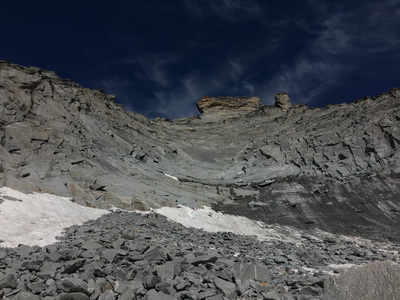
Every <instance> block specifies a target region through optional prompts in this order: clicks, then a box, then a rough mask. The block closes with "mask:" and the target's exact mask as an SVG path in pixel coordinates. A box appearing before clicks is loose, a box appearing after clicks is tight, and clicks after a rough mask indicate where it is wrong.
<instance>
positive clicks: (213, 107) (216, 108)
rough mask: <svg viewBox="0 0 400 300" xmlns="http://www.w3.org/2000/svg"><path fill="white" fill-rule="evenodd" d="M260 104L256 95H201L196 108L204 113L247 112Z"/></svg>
mask: <svg viewBox="0 0 400 300" xmlns="http://www.w3.org/2000/svg"><path fill="white" fill-rule="evenodd" d="M261 106H262V104H261V99H260V98H258V97H251V98H249V97H203V98H201V99H200V101H199V102H197V108H198V110H199V112H200V113H204V114H247V113H249V112H253V111H256V110H258V109H260V108H261Z"/></svg>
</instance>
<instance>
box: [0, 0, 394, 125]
mask: <svg viewBox="0 0 400 300" xmlns="http://www.w3.org/2000/svg"><path fill="white" fill-rule="evenodd" d="M399 28H400V0H381V1H376V0H373V1H371V0H364V1H359V0H346V1H342V0H337V1H334V0H319V1H317V0H297V1H287V0H279V1H272V0H271V1H266V0H130V1H123V0H114V1H76V0H69V1H65V0H57V1H54V0H52V1H49V0H41V1H31V0H29V1H28V0H19V1H6V2H5V3H3V4H2V8H1V18H0V36H1V47H0V59H1V60H6V61H9V62H12V63H16V64H21V65H26V66H38V67H41V68H45V69H48V70H52V71H55V72H56V74H57V75H59V76H60V77H62V78H68V79H71V80H72V81H75V82H77V83H79V84H81V85H82V86H84V87H88V88H94V89H102V90H104V91H105V92H106V93H107V94H113V95H116V96H117V97H118V98H117V100H116V101H117V102H118V103H121V104H124V105H125V107H126V109H128V110H130V111H134V112H138V113H142V114H144V115H146V116H148V117H150V118H154V117H158V116H160V117H165V118H184V117H189V116H193V115H198V111H197V108H196V102H197V101H198V100H199V99H200V98H201V97H204V96H249V97H250V96H258V97H260V98H261V100H262V102H263V103H264V104H265V105H273V104H274V94H276V93H279V92H288V93H289V96H290V98H291V100H292V102H293V103H296V104H298V103H307V104H308V105H310V106H324V105H328V104H334V103H340V102H351V101H354V100H356V99H360V98H364V97H366V96H375V95H378V94H380V93H382V92H387V91H389V90H390V89H392V88H394V87H400V29H399Z"/></svg>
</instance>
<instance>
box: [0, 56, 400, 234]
mask: <svg viewBox="0 0 400 300" xmlns="http://www.w3.org/2000/svg"><path fill="white" fill-rule="evenodd" d="M280 98H282V97H280ZM238 99H239V100H238ZM114 100H115V97H113V96H108V95H105V94H103V93H101V92H99V91H96V90H89V89H85V88H83V87H81V86H79V85H78V84H75V83H73V82H71V81H68V80H63V79H60V78H58V77H57V76H56V75H55V74H54V73H52V72H49V71H45V70H42V69H39V68H33V67H30V68H26V67H21V66H17V65H13V64H10V63H6V62H0V103H1V104H0V124H1V128H0V153H1V154H0V184H1V185H3V186H8V187H11V188H14V189H17V190H20V191H42V192H49V193H54V194H57V195H63V196H70V197H72V198H73V199H74V201H76V202H78V203H81V204H83V205H88V206H95V207H107V206H108V205H116V206H119V207H122V208H125V209H148V208H149V207H159V206H163V205H171V206H173V205H176V204H184V205H189V206H191V207H195V206H201V205H213V206H215V207H218V208H219V209H221V210H224V211H229V212H232V213H236V214H238V213H240V214H245V215H248V216H250V217H252V218H254V219H261V220H264V221H266V222H270V223H281V224H287V225H293V226H296V227H302V228H310V227H312V228H320V229H324V230H328V231H332V232H340V233H347V234H360V235H369V236H372V237H374V236H375V237H377V238H385V237H389V236H390V235H393V238H395V236H396V234H397V233H398V230H399V229H397V228H399V225H400V224H399V221H398V217H399V215H400V205H399V201H398V199H400V198H399V196H400V192H398V191H400V184H399V180H398V174H399V173H400V151H399V147H400V129H399V123H400V90H398V89H395V90H392V91H391V92H389V93H386V94H382V95H379V96H377V97H373V98H367V99H364V100H362V101H357V102H355V103H351V104H340V105H332V106H328V107H324V108H309V107H307V106H296V105H290V103H288V102H287V101H286V100H285V99H284V100H285V101H284V102H285V103H284V104H285V105H284V106H282V105H278V106H277V107H273V106H271V107H270V106H262V105H261V104H260V100H259V98H256V97H255V98H234V99H233V100H235V101H236V102H235V101H233V102H232V101H231V100H232V99H230V98H210V97H208V98H203V99H202V100H201V101H200V102H199V104H198V106H199V108H200V109H201V111H203V114H201V115H200V116H198V117H192V118H187V119H181V120H173V121H170V120H165V119H154V120H150V119H147V118H145V117H144V116H142V115H139V114H135V113H132V112H127V111H125V110H124V109H123V107H121V106H120V105H118V104H116V103H115V101H114ZM167 175H169V176H167ZM354 220H356V222H355V221H354ZM388 228H390V230H387V229H388ZM397 236H398V234H397Z"/></svg>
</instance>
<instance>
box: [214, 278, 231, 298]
mask: <svg viewBox="0 0 400 300" xmlns="http://www.w3.org/2000/svg"><path fill="white" fill-rule="evenodd" d="M214 284H215V287H216V288H217V289H218V290H219V291H221V292H222V293H224V295H225V296H230V295H232V294H234V293H235V291H236V284H234V283H232V282H229V281H226V280H223V279H221V278H216V279H215V280H214Z"/></svg>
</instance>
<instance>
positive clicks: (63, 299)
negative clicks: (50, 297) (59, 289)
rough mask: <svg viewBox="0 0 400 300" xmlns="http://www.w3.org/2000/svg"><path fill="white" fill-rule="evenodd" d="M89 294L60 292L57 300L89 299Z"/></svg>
mask: <svg viewBox="0 0 400 300" xmlns="http://www.w3.org/2000/svg"><path fill="white" fill-rule="evenodd" d="M89 299H90V298H89V296H88V295H86V294H84V293H68V294H61V295H60V297H59V298H58V300H89Z"/></svg>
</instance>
